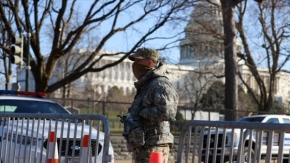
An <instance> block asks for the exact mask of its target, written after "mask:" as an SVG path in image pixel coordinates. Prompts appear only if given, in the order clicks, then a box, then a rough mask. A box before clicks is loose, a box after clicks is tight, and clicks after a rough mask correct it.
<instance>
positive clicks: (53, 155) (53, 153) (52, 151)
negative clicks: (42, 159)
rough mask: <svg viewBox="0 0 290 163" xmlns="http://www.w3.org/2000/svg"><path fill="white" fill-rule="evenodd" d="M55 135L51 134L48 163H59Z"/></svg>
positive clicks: (52, 132)
mask: <svg viewBox="0 0 290 163" xmlns="http://www.w3.org/2000/svg"><path fill="white" fill-rule="evenodd" d="M54 134H55V132H54V131H51V132H50V138H49V146H48V158H47V163H58V149H57V141H56V140H55V135H54ZM53 147H54V148H53Z"/></svg>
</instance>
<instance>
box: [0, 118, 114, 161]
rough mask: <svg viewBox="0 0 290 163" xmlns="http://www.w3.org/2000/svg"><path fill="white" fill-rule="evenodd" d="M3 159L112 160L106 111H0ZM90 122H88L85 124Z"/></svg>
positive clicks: (0, 156) (1, 153) (1, 155)
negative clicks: (87, 112) (72, 112)
mask: <svg viewBox="0 0 290 163" xmlns="http://www.w3.org/2000/svg"><path fill="white" fill-rule="evenodd" d="M0 120H1V125H0V136H1V145H0V158H1V162H5V163H10V162H11V163H12V162H18V163H21V162H31V163H43V162H55V160H59V162H111V161H112V159H114V155H113V148H112V146H111V143H110V126H109V122H108V119H107V118H106V117H105V116H103V115H76V114H73V115H70V114H68V115H64V114H63V115H55V114H44V113H42V114H28V113H26V114H20V113H5V114H4V113H3V114H0ZM86 123H87V124H86Z"/></svg>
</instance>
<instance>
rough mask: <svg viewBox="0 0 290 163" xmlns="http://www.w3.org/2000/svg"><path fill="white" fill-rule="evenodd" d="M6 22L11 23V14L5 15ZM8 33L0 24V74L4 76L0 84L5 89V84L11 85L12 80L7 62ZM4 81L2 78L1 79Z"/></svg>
mask: <svg viewBox="0 0 290 163" xmlns="http://www.w3.org/2000/svg"><path fill="white" fill-rule="evenodd" d="M7 17H8V18H7V20H6V21H7V22H9V23H11V22H12V21H11V14H9V13H7ZM8 36H9V35H8V32H7V30H6V28H5V25H4V23H3V22H1V23H0V38H1V40H0V47H3V49H1V50H0V59H1V61H2V62H1V63H2V65H3V67H2V68H3V69H2V70H0V74H1V75H4V77H5V80H3V81H2V83H5V87H6V88H7V86H8V85H7V84H8V83H11V80H12V71H11V62H10V60H9V50H8V47H9V46H10V42H9V41H8V39H9V37H8ZM1 79H4V78H1Z"/></svg>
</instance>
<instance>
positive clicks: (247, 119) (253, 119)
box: [238, 117, 265, 122]
mask: <svg viewBox="0 0 290 163" xmlns="http://www.w3.org/2000/svg"><path fill="white" fill-rule="evenodd" d="M264 118H265V117H245V118H241V119H239V120H238V121H239V122H262V121H263V119H264Z"/></svg>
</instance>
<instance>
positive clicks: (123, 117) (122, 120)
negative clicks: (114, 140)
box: [117, 115, 126, 123]
mask: <svg viewBox="0 0 290 163" xmlns="http://www.w3.org/2000/svg"><path fill="white" fill-rule="evenodd" d="M117 117H119V118H120V122H121V123H124V122H125V119H126V116H125V115H123V116H121V115H117Z"/></svg>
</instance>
